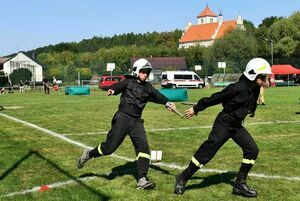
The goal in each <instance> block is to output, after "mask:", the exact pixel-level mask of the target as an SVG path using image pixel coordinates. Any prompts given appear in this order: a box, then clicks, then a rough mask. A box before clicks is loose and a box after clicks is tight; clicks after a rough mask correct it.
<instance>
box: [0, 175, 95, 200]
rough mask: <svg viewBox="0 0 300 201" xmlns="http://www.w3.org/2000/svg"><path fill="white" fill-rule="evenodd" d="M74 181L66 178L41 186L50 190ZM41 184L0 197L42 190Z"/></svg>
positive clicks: (82, 179)
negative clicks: (65, 179)
mask: <svg viewBox="0 0 300 201" xmlns="http://www.w3.org/2000/svg"><path fill="white" fill-rule="evenodd" d="M95 178H97V177H95V176H92V177H85V178H78V180H80V181H86V180H90V179H95ZM76 183H78V182H77V181H76V180H67V181H62V182H55V183H52V184H47V185H43V186H46V187H47V189H46V190H50V189H53V188H58V187H61V186H65V185H69V184H76ZM43 186H36V187H33V188H31V189H27V190H22V191H16V192H12V193H8V194H5V195H2V196H0V197H12V196H15V195H25V194H28V193H32V192H37V191H41V190H42V189H41V188H42V187H43ZM46 190H45V191H46Z"/></svg>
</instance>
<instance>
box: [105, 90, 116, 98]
mask: <svg viewBox="0 0 300 201" xmlns="http://www.w3.org/2000/svg"><path fill="white" fill-rule="evenodd" d="M114 93H115V91H114V90H112V89H109V90H108V91H107V92H106V96H111V95H113V94H114Z"/></svg>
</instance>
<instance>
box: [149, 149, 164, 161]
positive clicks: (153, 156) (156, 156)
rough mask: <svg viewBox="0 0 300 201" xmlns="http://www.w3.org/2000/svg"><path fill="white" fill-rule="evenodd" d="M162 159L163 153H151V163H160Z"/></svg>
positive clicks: (154, 151)
mask: <svg viewBox="0 0 300 201" xmlns="http://www.w3.org/2000/svg"><path fill="white" fill-rule="evenodd" d="M161 159H162V151H157V150H153V151H151V162H159V161H161Z"/></svg>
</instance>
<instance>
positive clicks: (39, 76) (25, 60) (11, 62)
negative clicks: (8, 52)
mask: <svg viewBox="0 0 300 201" xmlns="http://www.w3.org/2000/svg"><path fill="white" fill-rule="evenodd" d="M19 68H27V69H28V70H30V71H31V73H32V78H31V81H35V82H41V81H42V80H43V68H42V66H41V65H40V64H38V63H37V62H36V61H34V60H33V59H31V58H30V57H29V56H27V55H25V54H24V53H23V52H19V53H18V54H16V55H15V56H13V57H11V58H7V57H6V58H4V57H0V71H2V72H4V74H5V75H7V76H9V75H10V74H11V73H12V72H13V71H14V70H16V69H19Z"/></svg>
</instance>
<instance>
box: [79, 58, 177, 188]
mask: <svg viewBox="0 0 300 201" xmlns="http://www.w3.org/2000/svg"><path fill="white" fill-rule="evenodd" d="M151 70H152V66H151V64H150V63H149V62H148V61H147V60H146V59H139V60H137V61H136V62H135V63H134V64H133V74H134V76H130V77H127V78H126V79H125V80H123V81H121V82H118V83H116V84H114V85H112V86H111V87H110V89H109V90H108V91H107V94H106V95H107V96H110V95H117V94H120V93H122V95H121V98H120V104H119V110H118V111H117V112H116V113H115V115H114V117H113V119H112V125H111V130H110V131H109V132H108V134H107V138H106V141H105V142H102V143H101V144H100V145H99V146H97V147H96V148H94V149H93V150H88V149H86V150H85V151H84V152H83V153H82V155H81V156H80V157H79V159H78V160H77V167H78V168H79V169H81V168H82V167H83V166H84V164H85V163H86V162H87V161H88V160H89V159H91V158H95V157H99V156H103V155H109V154H112V153H113V152H114V151H115V150H116V149H117V148H118V147H119V145H120V144H121V143H122V141H123V140H124V138H125V137H126V135H127V134H129V136H130V138H131V141H132V143H133V145H134V148H135V152H136V157H137V169H138V183H137V188H138V189H153V188H154V187H155V184H154V183H153V182H151V181H149V179H148V178H147V177H146V175H147V172H148V169H149V165H150V151H149V145H148V142H147V138H146V133H145V128H144V124H143V119H141V115H142V112H143V110H144V108H145V106H146V103H147V102H148V101H152V102H155V103H159V104H163V105H165V106H166V107H167V108H168V109H169V110H172V108H175V104H174V103H170V102H168V99H167V98H166V97H165V96H164V95H162V94H161V93H159V92H158V91H157V90H156V89H154V88H153V87H152V85H151V84H150V83H149V82H147V81H146V79H147V78H148V77H149V74H150V72H151Z"/></svg>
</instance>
